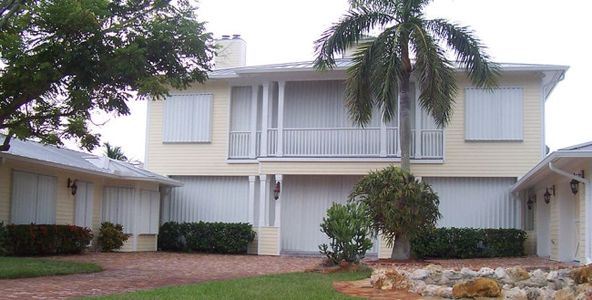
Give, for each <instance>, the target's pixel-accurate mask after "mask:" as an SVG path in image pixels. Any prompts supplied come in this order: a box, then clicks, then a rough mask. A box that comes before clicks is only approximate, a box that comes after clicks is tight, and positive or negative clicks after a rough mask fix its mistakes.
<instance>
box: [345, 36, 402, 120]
mask: <svg viewBox="0 0 592 300" xmlns="http://www.w3.org/2000/svg"><path fill="white" fill-rule="evenodd" d="M396 39H397V26H393V27H391V28H388V29H386V30H385V31H384V32H382V33H381V34H380V35H379V36H378V37H377V38H376V39H374V40H373V41H372V42H368V43H365V44H363V45H362V46H361V47H360V48H359V49H358V51H356V52H355V53H354V56H353V58H352V60H353V64H352V66H351V67H350V68H348V70H347V75H348V76H347V79H346V90H345V102H346V106H347V108H348V111H349V115H350V118H351V119H352V120H353V121H354V123H356V124H358V125H360V126H364V125H366V124H368V122H370V120H371V118H372V108H373V107H374V106H377V107H380V108H381V111H382V118H383V119H384V120H385V121H389V120H390V119H391V118H392V117H393V116H394V115H395V113H396V108H397V91H398V76H399V75H400V72H399V70H400V64H401V63H400V58H399V55H398V52H397V50H396V47H397V43H396Z"/></svg>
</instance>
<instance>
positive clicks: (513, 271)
mask: <svg viewBox="0 0 592 300" xmlns="http://www.w3.org/2000/svg"><path fill="white" fill-rule="evenodd" d="M506 275H507V278H509V279H510V280H511V281H513V282H516V281H522V280H526V279H528V278H529V277H530V275H529V274H528V272H527V271H526V270H524V268H522V267H511V268H507V269H506Z"/></svg>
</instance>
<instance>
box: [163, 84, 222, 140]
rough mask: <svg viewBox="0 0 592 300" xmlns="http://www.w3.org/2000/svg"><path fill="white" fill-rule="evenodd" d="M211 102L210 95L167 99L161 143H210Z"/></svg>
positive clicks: (178, 96) (177, 96)
mask: <svg viewBox="0 0 592 300" xmlns="http://www.w3.org/2000/svg"><path fill="white" fill-rule="evenodd" d="M212 102H213V96H212V94H190V95H175V96H171V97H168V98H167V99H166V100H165V107H164V120H163V122H164V125H163V142H167V143H200V142H210V141H211V124H212Z"/></svg>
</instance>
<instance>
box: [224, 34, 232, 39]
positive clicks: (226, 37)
mask: <svg viewBox="0 0 592 300" xmlns="http://www.w3.org/2000/svg"><path fill="white" fill-rule="evenodd" d="M229 38H230V35H229V34H223V35H222V39H223V40H227V39H229Z"/></svg>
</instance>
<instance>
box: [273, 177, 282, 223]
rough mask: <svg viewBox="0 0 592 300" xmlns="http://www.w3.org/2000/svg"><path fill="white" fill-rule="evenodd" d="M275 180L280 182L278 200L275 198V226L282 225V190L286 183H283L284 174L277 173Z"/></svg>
mask: <svg viewBox="0 0 592 300" xmlns="http://www.w3.org/2000/svg"><path fill="white" fill-rule="evenodd" d="M275 182H276V184H277V183H279V184H280V195H279V198H277V200H275V219H274V221H273V226H274V227H281V224H282V222H281V212H282V208H281V204H282V201H281V200H282V192H281V190H283V189H284V183H283V176H282V175H279V174H278V175H275Z"/></svg>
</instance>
